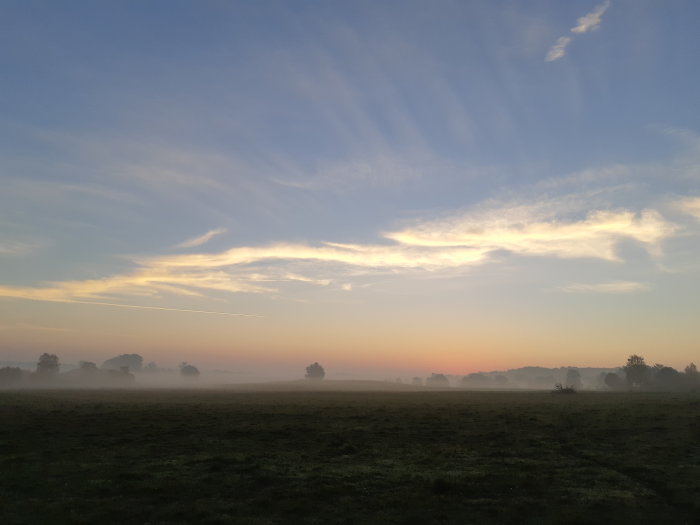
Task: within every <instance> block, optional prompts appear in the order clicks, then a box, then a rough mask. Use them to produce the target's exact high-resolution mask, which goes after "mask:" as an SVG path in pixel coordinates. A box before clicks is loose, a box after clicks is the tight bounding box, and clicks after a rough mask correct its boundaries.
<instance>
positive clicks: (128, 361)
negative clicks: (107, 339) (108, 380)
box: [102, 354, 143, 372]
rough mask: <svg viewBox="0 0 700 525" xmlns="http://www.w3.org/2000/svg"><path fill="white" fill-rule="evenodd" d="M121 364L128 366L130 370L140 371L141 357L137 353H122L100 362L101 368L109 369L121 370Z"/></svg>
mask: <svg viewBox="0 0 700 525" xmlns="http://www.w3.org/2000/svg"><path fill="white" fill-rule="evenodd" d="M123 366H128V367H129V370H131V371H132V372H140V371H141V367H142V366H143V357H141V356H140V355H139V354H122V355H118V356H117V357H113V358H112V359H107V361H105V362H104V363H102V368H107V369H109V370H121V368H122V367H123Z"/></svg>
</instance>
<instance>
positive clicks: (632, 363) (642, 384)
mask: <svg viewBox="0 0 700 525" xmlns="http://www.w3.org/2000/svg"><path fill="white" fill-rule="evenodd" d="M622 369H623V370H624V371H625V378H626V379H627V385H628V386H629V387H630V388H634V389H637V390H639V389H642V388H646V387H647V386H648V385H649V382H650V376H651V369H650V368H649V365H647V364H646V362H645V361H644V358H643V357H642V356H639V355H637V354H632V355H631V356H629V357H628V358H627V364H626V365H625V366H623V367H622Z"/></svg>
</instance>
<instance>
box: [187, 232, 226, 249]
mask: <svg viewBox="0 0 700 525" xmlns="http://www.w3.org/2000/svg"><path fill="white" fill-rule="evenodd" d="M222 233H226V228H216V229H215V230H209V231H208V232H207V233H205V234H203V235H200V236H199V237H194V238H193V239H189V240H187V241H185V242H181V243H180V244H177V245H176V246H175V248H194V247H196V246H201V245H203V244H206V243H208V242H209V241H210V240H211V239H212V238H214V237H216V236H217V235H221V234H222Z"/></svg>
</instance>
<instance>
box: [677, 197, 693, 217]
mask: <svg viewBox="0 0 700 525" xmlns="http://www.w3.org/2000/svg"><path fill="white" fill-rule="evenodd" d="M673 207H674V208H676V209H677V210H679V211H680V212H682V213H685V214H687V215H691V216H693V217H695V218H696V219H698V220H700V197H685V198H683V199H679V200H677V201H676V202H674V203H673Z"/></svg>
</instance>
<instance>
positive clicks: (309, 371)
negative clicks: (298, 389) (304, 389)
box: [306, 363, 326, 379]
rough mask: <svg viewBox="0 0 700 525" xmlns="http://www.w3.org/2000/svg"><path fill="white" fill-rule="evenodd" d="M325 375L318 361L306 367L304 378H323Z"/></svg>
mask: <svg viewBox="0 0 700 525" xmlns="http://www.w3.org/2000/svg"><path fill="white" fill-rule="evenodd" d="M325 376H326V371H325V370H324V369H323V367H322V366H321V365H319V364H318V363H313V364H310V365H309V366H307V367H306V379H323V378H324V377H325Z"/></svg>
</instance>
